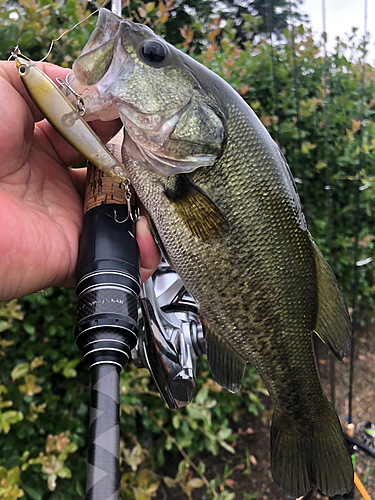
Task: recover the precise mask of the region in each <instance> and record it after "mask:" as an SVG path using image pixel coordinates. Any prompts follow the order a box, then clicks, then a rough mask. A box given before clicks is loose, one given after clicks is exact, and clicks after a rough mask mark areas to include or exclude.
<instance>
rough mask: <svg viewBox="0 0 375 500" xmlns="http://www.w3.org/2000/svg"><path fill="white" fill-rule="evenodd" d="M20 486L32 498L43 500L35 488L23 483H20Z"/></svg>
mask: <svg viewBox="0 0 375 500" xmlns="http://www.w3.org/2000/svg"><path fill="white" fill-rule="evenodd" d="M22 488H23V489H24V490H25V492H26V493H27V495H29V496H30V497H31V498H32V499H33V500H43V496H42V495H41V494H40V493H39V492H38V491H37V490H36V489H35V488H32V487H31V486H25V485H24V484H23V485H22Z"/></svg>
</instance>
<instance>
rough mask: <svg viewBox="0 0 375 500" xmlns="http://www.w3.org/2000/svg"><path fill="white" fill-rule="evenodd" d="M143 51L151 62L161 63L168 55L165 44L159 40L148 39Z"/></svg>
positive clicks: (145, 57)
mask: <svg viewBox="0 0 375 500" xmlns="http://www.w3.org/2000/svg"><path fill="white" fill-rule="evenodd" d="M141 53H142V56H143V57H144V59H146V61H147V62H149V63H161V62H163V61H164V59H165V56H166V55H167V52H166V49H165V46H164V44H163V43H161V42H159V41H158V40H147V41H146V42H145V43H144V44H143V46H142V49H141Z"/></svg>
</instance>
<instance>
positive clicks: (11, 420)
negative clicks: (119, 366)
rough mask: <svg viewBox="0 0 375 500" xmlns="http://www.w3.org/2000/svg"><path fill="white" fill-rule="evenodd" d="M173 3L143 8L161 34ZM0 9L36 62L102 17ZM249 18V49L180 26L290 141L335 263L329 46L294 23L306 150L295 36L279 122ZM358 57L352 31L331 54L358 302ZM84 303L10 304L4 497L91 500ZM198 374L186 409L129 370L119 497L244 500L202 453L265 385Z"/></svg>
mask: <svg viewBox="0 0 375 500" xmlns="http://www.w3.org/2000/svg"><path fill="white" fill-rule="evenodd" d="M163 6H164V7H165V5H164V4H162V3H159V4H158V5H156V4H155V3H153V2H150V3H148V4H146V5H145V6H144V7H142V9H141V10H138V12H137V16H138V17H139V16H144V17H150V18H151V22H152V23H153V25H154V27H156V28H157V29H158V30H159V31H163V29H164V24H165V23H166V22H167V20H168V15H165V14H166V12H167V13H168V9H170V8H171V4H169V7H168V6H167V8H164V7H163ZM0 7H1V10H0V12H1V15H2V21H3V22H2V24H1V26H0V48H1V51H2V54H1V55H2V58H6V57H8V55H9V53H10V51H11V50H12V48H13V46H15V45H16V44H19V45H20V48H21V50H22V51H23V52H24V53H25V54H27V55H29V56H30V57H32V58H34V59H39V58H40V57H42V55H44V54H45V52H46V49H47V47H48V46H49V42H50V40H51V39H52V38H57V36H58V35H59V34H60V33H61V32H62V30H63V29H66V28H67V27H71V26H72V25H73V24H75V23H76V22H78V21H79V20H81V19H82V18H83V17H84V16H85V15H86V14H87V13H88V11H87V8H88V7H90V8H91V9H92V10H93V4H92V3H90V4H89V3H84V4H83V6H79V5H78V2H73V1H71V2H54V1H52V0H35V1H33V2H23V1H22V2H21V1H19V2H0ZM163 9H164V10H163ZM245 20H246V23H247V29H248V32H249V34H251V37H250V38H249V40H250V39H251V40H255V41H256V43H255V44H254V43H250V41H249V42H246V43H245V45H244V46H243V45H241V46H239V45H238V44H237V42H236V40H235V35H234V28H233V26H232V25H231V24H230V22H227V24H226V26H225V27H224V28H223V27H222V26H221V24H220V23H219V21H218V20H216V21H213V23H212V25H211V27H210V31H209V34H208V35H207V40H206V43H205V44H204V43H203V44H202V43H201V44H200V46H199V49H198V48H195V47H194V46H192V42H191V40H194V37H193V36H192V35H193V33H192V30H190V29H189V27H186V29H184V30H183V31H182V35H183V37H184V38H185V42H184V43H183V46H182V49H183V50H186V51H189V52H190V53H191V54H192V55H193V56H194V57H197V58H198V59H199V60H200V61H202V62H203V63H204V64H206V65H207V66H208V67H210V68H211V69H212V70H213V71H215V72H216V73H218V74H220V75H221V76H223V77H224V78H225V79H226V80H227V81H229V83H231V85H232V86H233V87H234V88H235V89H237V90H238V92H240V93H241V95H242V96H243V97H244V98H245V99H246V100H247V102H249V103H250V104H251V105H252V107H253V108H254V110H255V111H256V112H257V114H258V115H259V116H260V118H261V120H262V121H263V123H264V124H265V125H266V127H267V128H268V130H269V131H270V132H271V134H272V135H273V136H274V137H275V138H277V137H278V136H279V134H280V146H281V147H282V149H283V151H284V153H285V154H286V157H287V158H288V162H289V164H290V166H291V169H292V171H293V173H294V175H295V177H297V178H300V179H301V178H305V180H306V184H305V189H306V193H307V197H306V199H304V196H303V195H304V190H303V186H302V185H301V184H298V189H299V190H300V194H301V197H302V200H303V202H304V208H305V211H307V214H308V218H309V227H310V231H311V233H312V234H313V237H314V239H315V240H316V241H317V243H318V244H319V246H320V248H321V249H322V251H323V253H324V254H325V255H326V256H327V255H328V245H327V190H326V189H325V186H326V182H327V165H326V160H325V132H324V131H325V123H324V110H323V95H324V94H323V85H322V79H323V69H324V60H323V58H322V44H321V43H320V42H315V41H314V40H313V38H312V36H311V31H310V30H308V29H306V28H304V27H303V26H299V27H298V29H297V33H296V39H295V42H294V53H295V63H296V69H297V78H298V91H299V95H300V100H299V106H300V119H301V131H300V133H301V138H302V154H300V151H299V131H298V127H297V117H296V105H297V103H296V99H295V97H296V94H295V81H294V77H293V51H292V48H291V47H292V45H291V37H290V33H288V32H286V33H285V39H284V40H280V41H279V42H278V44H277V47H275V67H276V76H277V88H278V102H279V106H280V108H279V110H278V117H279V122H278V119H277V117H276V115H277V113H276V111H275V99H274V95H273V83H274V82H273V78H272V67H271V47H270V44H269V43H268V42H267V41H266V40H265V39H263V38H262V37H261V36H259V35H256V30H257V26H258V25H259V19H256V18H252V17H251V16H246V19H245ZM94 25H95V18H91V19H90V20H89V22H88V23H86V24H85V25H84V26H82V25H80V26H79V27H77V28H76V29H75V30H74V31H72V32H70V33H69V34H67V35H66V36H65V37H63V38H62V40H61V41H60V42H58V43H57V44H56V47H55V49H54V51H53V53H52V55H51V56H50V57H49V60H51V61H53V62H55V63H58V64H62V65H66V66H68V65H71V63H72V61H73V60H74V59H75V58H76V57H77V55H78V54H79V51H80V50H81V48H82V46H83V45H84V43H85V41H86V40H87V38H88V36H89V34H90V33H91V31H92V29H93V27H94ZM197 26H198V25H197V24H196V29H198V28H199V27H197ZM206 31H207V30H206ZM219 35H220V36H219ZM254 35H255V36H254ZM202 46H203V47H204V50H202ZM348 50H349V56H346V53H347V51H348ZM360 56H361V47H360V46H357V44H356V42H355V39H354V37H352V38H349V39H348V40H347V41H345V43H344V42H343V41H338V42H337V45H336V48H335V50H334V51H333V53H332V54H331V55H329V57H328V60H327V75H328V76H327V86H328V89H329V93H328V96H327V118H328V120H327V130H328V151H327V154H328V167H329V178H330V185H331V190H330V195H331V239H332V257H331V259H330V263H331V266H332V267H333V269H334V271H335V273H336V275H337V277H338V279H339V282H340V284H341V286H342V288H343V290H344V293H345V295H346V297H347V299H348V302H349V304H350V303H351V295H352V285H353V269H354V262H353V261H354V253H353V248H354V235H355V227H354V226H355V211H356V203H355V199H356V189H357V180H356V175H357V174H356V172H357V168H358V161H359V127H360V123H359V116H360V100H361V68H362V65H361V59H360ZM365 69H366V72H365V100H364V121H363V123H362V127H363V129H362V130H363V152H362V171H361V181H360V183H361V186H362V188H363V189H362V190H361V192H360V214H361V230H360V237H359V256H358V260H364V259H366V258H369V257H373V254H374V203H373V201H372V200H373V198H374V189H375V177H374V174H373V168H372V165H373V162H374V148H375V130H374V122H373V114H374V103H375V98H374V95H375V76H374V75H375V73H374V70H373V68H371V67H370V66H368V65H367V66H366V68H365ZM302 168H304V175H303V173H302ZM358 272H359V286H358V292H359V293H358V298H357V304H358V311H359V312H360V317H361V318H363V319H364V318H373V316H374V313H373V311H374V273H373V264H368V265H367V266H362V267H359V268H358ZM75 307H76V298H75V294H74V291H73V290H67V289H57V288H56V289H48V290H46V291H43V292H41V293H37V294H33V295H30V296H28V297H25V298H22V299H19V300H15V301H11V302H9V303H6V304H5V303H3V304H1V305H0V332H1V340H0V356H1V370H0V498H9V499H11V498H19V497H21V496H22V495H24V498H27V499H29V498H30V499H35V500H40V499H45V498H49V499H56V500H57V499H60V500H61V499H66V500H68V499H69V500H71V499H78V498H81V497H82V496H83V494H84V493H83V492H84V480H85V474H86V470H85V454H86V432H87V427H88V407H89V375H88V372H87V369H86V368H85V367H84V366H83V365H82V363H81V362H80V353H79V351H78V349H77V348H76V347H75V343H74V335H73V330H74V322H75ZM198 369H199V379H198V387H197V393H196V396H195V398H194V400H193V403H192V404H191V405H190V406H188V407H187V408H186V409H185V410H183V411H170V410H167V409H166V408H165V405H164V404H163V403H162V402H161V400H160V398H159V396H158V395H157V394H156V389H155V387H154V385H153V383H152V381H151V380H150V376H149V374H148V372H147V370H138V369H136V368H134V367H131V366H130V365H129V366H127V367H126V370H125V372H124V373H123V374H122V376H121V409H122V413H121V459H122V463H121V474H122V482H121V492H122V493H121V494H122V498H129V499H133V498H135V499H138V500H141V499H145V500H147V499H148V498H152V495H153V494H154V492H155V491H156V490H157V489H158V487H159V484H160V482H161V481H164V483H165V484H166V485H167V486H168V487H176V486H177V485H179V487H182V489H183V491H184V492H185V494H186V495H187V496H188V497H189V495H191V491H192V490H193V489H194V488H198V487H205V489H206V497H207V498H211V497H212V498H221V499H223V500H224V499H226V500H230V499H233V498H234V497H233V494H232V493H230V492H229V491H226V490H225V488H218V485H217V482H215V481H214V480H212V481H211V482H210V481H208V479H207V478H206V475H205V466H204V463H203V462H201V461H199V460H196V461H195V462H194V461H193V459H194V457H196V455H197V454H198V453H199V452H202V451H209V452H210V453H212V454H213V455H215V454H216V453H217V452H218V450H219V448H220V447H222V448H224V449H225V450H227V451H230V452H234V451H235V449H236V436H234V435H233V434H232V432H231V429H230V425H229V423H230V421H232V420H234V421H236V420H238V419H239V418H240V416H241V414H242V413H244V412H249V411H250V412H252V413H254V414H257V413H258V411H259V410H261V409H262V404H261V402H260V399H259V396H260V394H261V393H262V392H264V389H263V387H262V385H261V383H260V381H259V379H258V377H257V375H256V373H255V371H254V370H253V369H252V368H251V367H248V370H247V372H246V378H245V383H244V389H243V390H242V391H241V393H239V394H238V395H236V396H233V395H231V394H229V393H227V392H226V391H222V390H220V388H219V387H218V386H217V385H216V384H215V383H214V382H213V381H212V379H211V378H210V373H209V371H208V368H207V364H206V362H205V361H204V360H200V361H199V364H198ZM166 453H175V454H176V462H177V461H178V460H181V456H182V460H181V461H180V463H179V466H178V471H177V473H176V476H175V477H162V476H160V474H158V473H157V471H158V470H159V468H160V467H161V466H162V465H163V463H164V461H165V457H166ZM177 457H178V458H177ZM244 460H245V459H244Z"/></svg>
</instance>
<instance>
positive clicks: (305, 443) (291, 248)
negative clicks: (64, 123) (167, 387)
mask: <svg viewBox="0 0 375 500" xmlns="http://www.w3.org/2000/svg"><path fill="white" fill-rule="evenodd" d="M73 72H74V76H72V78H71V79H70V83H71V84H72V85H73V86H75V87H76V89H77V90H79V89H80V88H81V89H84V88H87V90H86V96H85V93H83V98H84V100H85V102H86V107H87V108H89V107H90V102H91V105H92V107H93V109H95V99H96V96H97V95H99V96H100V102H101V103H102V104H103V103H105V106H108V107H109V108H111V107H114V108H115V109H117V112H118V114H119V116H120V117H121V119H122V121H123V123H124V126H125V131H126V133H125V141H124V146H123V159H124V163H125V164H126V166H127V170H128V171H129V174H130V179H131V182H132V184H133V186H134V187H135V189H136V191H137V194H138V196H139V198H140V200H141V201H142V203H143V205H144V206H145V208H146V210H147V213H148V217H149V221H150V224H151V225H152V227H153V229H154V231H155V234H156V235H157V238H158V240H159V242H160V246H161V248H162V250H163V252H164V254H165V255H166V256H167V258H168V260H169V262H170V264H171V265H172V266H173V267H174V268H175V269H176V271H177V272H178V274H179V275H180V276H181V278H182V279H183V281H184V283H185V285H186V287H187V289H188V290H189V292H190V293H191V294H192V296H193V297H194V298H195V300H196V301H197V303H198V304H199V306H200V314H201V319H202V322H203V324H204V327H205V332H206V333H205V335H206V344H207V359H208V363H209V366H210V369H211V371H212V375H213V377H214V378H215V380H216V381H217V382H218V383H219V384H220V385H221V386H222V387H225V388H227V389H228V390H230V391H232V392H236V391H238V390H239V389H240V387H241V383H242V378H243V373H244V370H245V366H246V363H247V362H250V363H251V364H252V365H253V366H254V367H255V368H256V369H257V370H258V372H259V375H260V376H261V378H262V380H263V382H264V384H265V386H266V387H267V389H268V391H269V394H270V396H271V399H272V405H273V421H272V428H271V469H272V474H273V478H274V481H275V482H276V483H277V484H278V485H279V486H280V487H281V488H282V489H283V491H284V492H285V493H286V495H288V496H289V497H291V498H295V497H299V496H301V495H304V494H305V493H307V492H308V491H310V490H311V489H312V488H314V487H316V488H317V489H318V490H320V491H321V492H322V493H323V494H324V495H329V496H334V495H336V494H343V493H346V492H348V491H350V490H351V488H352V484H353V470H352V465H351V460H350V458H349V454H348V452H347V448H346V445H345V441H344V438H343V434H342V430H341V427H340V424H339V421H338V418H337V415H336V413H335V411H334V409H333V408H332V406H331V405H330V403H329V402H328V400H327V398H326V396H325V395H324V393H323V391H322V388H321V385H320V381H319V376H318V372H317V367H316V361H315V356H314V351H313V347H312V332H315V333H316V334H317V335H318V336H319V337H320V338H321V339H322V340H323V342H325V343H326V344H327V345H328V346H329V347H330V349H331V350H332V351H333V352H334V353H335V354H336V356H337V357H338V358H339V359H342V357H343V356H344V354H345V352H346V350H347V348H348V345H349V342H350V320H349V316H348V312H347V308H346V305H345V301H344V298H343V296H342V294H341V292H340V290H339V287H338V284H337V281H336V279H335V277H334V275H333V273H332V271H331V270H330V268H329V266H328V265H327V263H326V262H325V260H324V259H323V257H322V255H321V253H320V251H319V250H318V248H317V246H316V245H315V243H314V242H313V240H312V237H311V235H310V233H309V231H308V229H307V226H306V221H305V218H304V215H303V213H302V210H301V206H300V201H299V198H298V195H297V192H296V188H295V185H294V182H293V178H292V175H291V172H290V170H289V167H288V165H287V164H286V161H285V158H284V157H283V155H282V154H281V152H280V150H279V148H278V147H277V145H276V144H275V143H274V141H273V140H272V139H271V137H270V135H269V134H268V132H267V131H266V129H265V128H264V127H263V125H262V124H261V122H260V121H259V119H258V118H257V117H256V115H255V114H254V112H253V111H252V110H251V108H250V107H249V106H248V105H247V104H246V103H245V102H244V100H243V99H242V98H241V97H240V96H239V95H238V94H237V93H236V92H235V91H234V90H233V89H232V88H231V87H230V86H229V85H228V84H227V83H226V82H225V81H223V80H222V79H221V78H220V77H218V76H217V75H215V74H214V73H212V72H211V71H209V70H208V69H207V68H205V67H204V66H202V65H201V64H199V63H198V62H196V61H195V60H193V59H192V58H191V57H189V56H188V55H186V54H184V53H182V52H180V51H179V50H177V49H176V48H174V47H173V46H171V45H169V44H168V43H166V42H165V41H164V40H163V39H161V38H160V37H158V36H156V35H155V34H154V33H153V32H152V31H151V30H150V29H149V28H147V27H146V26H143V25H139V24H134V23H132V22H129V21H125V20H122V19H121V18H119V17H117V16H114V15H113V14H111V13H109V12H108V11H105V10H102V11H101V13H100V16H99V20H98V25H97V27H96V29H95V31H94V32H93V34H92V35H91V38H90V40H89V41H88V44H87V46H86V48H85V49H84V50H83V52H82V54H81V56H80V57H79V58H78V59H77V61H76V62H75V63H74V66H73ZM86 97H87V99H86ZM98 113H99V112H98ZM94 114H95V113H94Z"/></svg>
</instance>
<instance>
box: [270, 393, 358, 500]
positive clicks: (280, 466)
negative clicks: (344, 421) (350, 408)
mask: <svg viewBox="0 0 375 500" xmlns="http://www.w3.org/2000/svg"><path fill="white" fill-rule="evenodd" d="M324 406H325V408H324V409H323V412H319V413H320V418H319V419H318V421H316V422H313V423H311V421H309V423H308V424H307V426H306V429H303V425H302V424H301V423H300V422H296V421H295V422H293V420H292V419H291V417H290V415H286V414H285V415H282V414H281V415H276V414H275V415H274V418H273V421H272V427H271V470H272V476H273V480H274V481H275V483H276V484H277V485H278V486H279V487H280V488H281V489H282V490H283V491H284V493H285V494H286V495H287V496H288V497H290V498H297V497H300V496H303V495H305V494H306V493H308V492H309V491H310V490H312V489H313V488H317V489H318V490H319V491H320V492H321V493H322V494H323V495H328V496H329V497H333V496H334V495H339V494H341V495H343V494H345V493H349V492H350V491H351V489H352V488H353V467H352V463H351V459H350V456H349V452H348V449H347V447H346V443H345V439H344V436H343V433H342V430H341V426H340V423H339V421H338V418H337V415H336V412H335V410H334V409H333V408H332V406H331V405H330V404H329V402H328V401H326V405H324ZM319 413H317V415H318V417H319Z"/></svg>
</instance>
